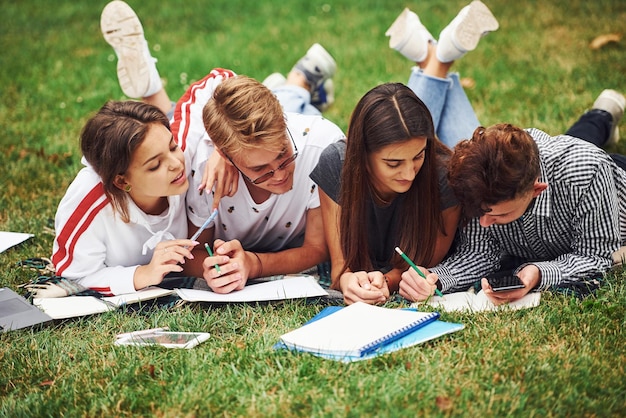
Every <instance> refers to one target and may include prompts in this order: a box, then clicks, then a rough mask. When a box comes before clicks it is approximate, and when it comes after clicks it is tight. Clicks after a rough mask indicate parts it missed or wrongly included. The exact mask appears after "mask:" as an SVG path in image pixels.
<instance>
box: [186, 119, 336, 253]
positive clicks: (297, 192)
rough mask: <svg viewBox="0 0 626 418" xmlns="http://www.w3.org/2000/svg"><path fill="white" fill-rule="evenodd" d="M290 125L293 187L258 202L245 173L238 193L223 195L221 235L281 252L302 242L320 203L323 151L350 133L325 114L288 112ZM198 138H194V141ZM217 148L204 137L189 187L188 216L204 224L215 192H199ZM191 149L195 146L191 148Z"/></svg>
mask: <svg viewBox="0 0 626 418" xmlns="http://www.w3.org/2000/svg"><path fill="white" fill-rule="evenodd" d="M286 118H287V126H288V128H289V131H290V132H291V135H292V137H293V139H294V141H295V143H296V147H297V148H298V157H297V159H296V160H295V169H294V179H293V180H294V182H293V188H292V190H290V191H289V192H287V193H284V194H280V195H278V194H273V195H271V196H270V197H269V199H267V200H266V201H265V202H263V203H260V204H257V203H255V202H254V200H253V199H252V197H251V196H250V193H249V191H248V188H247V187H246V185H245V183H244V180H243V177H242V176H241V173H240V174H239V188H238V190H237V193H236V194H235V196H233V197H223V198H222V199H221V200H220V203H219V207H218V211H219V214H218V216H217V218H216V220H215V223H214V225H215V237H216V238H220V239H223V240H225V241H229V240H232V239H238V240H239V241H241V243H242V246H243V248H245V249H247V250H253V251H259V252H275V251H281V250H284V249H287V248H295V247H299V246H301V245H302V243H303V241H304V231H305V226H306V214H307V210H309V209H314V208H317V207H319V205H320V202H319V194H318V191H317V185H316V184H315V183H314V182H313V181H312V180H311V179H310V177H309V174H310V173H311V171H312V170H313V169H314V168H315V166H316V165H317V162H318V160H319V156H320V154H321V153H322V151H323V150H324V149H325V148H326V146H328V145H329V144H330V143H332V142H335V141H337V140H339V139H342V138H345V136H344V134H343V132H342V131H341V129H339V127H337V125H335V124H334V123H332V122H330V121H329V120H327V119H324V118H323V117H321V116H310V115H300V114H296V113H286ZM192 142H194V141H188V146H189V144H191V143H192ZM213 150H214V146H213V144H212V142H211V141H210V139H208V137H207V138H203V139H202V140H200V141H199V143H198V148H197V149H196V152H195V153H193V152H192V153H193V154H194V158H193V160H192V163H191V170H192V175H191V176H190V186H189V191H188V192H187V216H188V218H189V220H190V221H191V222H192V223H193V224H194V225H196V226H200V225H202V224H203V223H204V221H205V220H206V219H207V218H208V217H209V215H210V214H211V208H212V207H213V195H212V193H206V192H205V193H203V194H202V195H200V194H199V193H198V185H199V183H200V181H201V179H202V173H203V172H204V167H205V165H206V161H207V159H208V157H209V156H210V155H211V153H212V152H213ZM189 151H191V150H189Z"/></svg>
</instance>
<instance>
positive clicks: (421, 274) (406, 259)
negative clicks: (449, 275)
mask: <svg viewBox="0 0 626 418" xmlns="http://www.w3.org/2000/svg"><path fill="white" fill-rule="evenodd" d="M396 252H397V253H398V254H400V257H402V258H403V259H404V261H406V262H407V263H408V264H409V266H411V267H412V268H413V270H415V271H416V272H417V274H419V275H420V276H422V277H423V278H424V280H426V276H425V275H424V273H422V270H420V269H418V268H417V266H416V265H415V263H414V262H413V261H412V260H411V259H410V258H409V257H407V255H406V254H404V253H403V252H402V250H401V249H400V247H396ZM435 292H436V293H437V296H443V293H441V291H440V290H439V289H437V288H435Z"/></svg>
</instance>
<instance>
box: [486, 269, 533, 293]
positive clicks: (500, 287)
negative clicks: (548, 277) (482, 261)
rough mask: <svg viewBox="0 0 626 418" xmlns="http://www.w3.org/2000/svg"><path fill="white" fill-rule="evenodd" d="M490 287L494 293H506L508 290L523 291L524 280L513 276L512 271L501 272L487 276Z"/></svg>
mask: <svg viewBox="0 0 626 418" xmlns="http://www.w3.org/2000/svg"><path fill="white" fill-rule="evenodd" d="M487 281H488V282H489V286H491V289H493V291H494V292H504V291H507V290H514V289H523V288H524V283H523V282H522V280H521V279H520V278H519V277H517V276H516V275H514V274H513V272H512V271H500V272H497V273H492V274H490V275H489V276H487Z"/></svg>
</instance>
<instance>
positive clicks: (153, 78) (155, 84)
mask: <svg viewBox="0 0 626 418" xmlns="http://www.w3.org/2000/svg"><path fill="white" fill-rule="evenodd" d="M144 53H145V54H147V55H148V57H149V58H148V57H146V58H147V60H148V63H149V64H148V65H150V63H152V64H151V65H150V83H149V84H148V89H147V90H146V92H145V93H144V95H143V97H149V96H152V95H155V94H157V93H158V92H159V91H161V90H162V89H163V81H162V80H161V76H160V75H159V70H157V67H156V63H157V59H156V58H154V57H152V55H151V54H150V49H149V48H148V43H147V42H146V45H145V52H144Z"/></svg>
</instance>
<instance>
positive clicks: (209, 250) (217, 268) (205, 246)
mask: <svg viewBox="0 0 626 418" xmlns="http://www.w3.org/2000/svg"><path fill="white" fill-rule="evenodd" d="M204 248H206V252H207V253H209V255H210V256H211V257H213V251H211V247H209V244H207V243H206V242H205V243H204ZM215 270H217V273H218V274H222V272H221V271H220V266H219V265H218V264H216V265H215Z"/></svg>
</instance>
